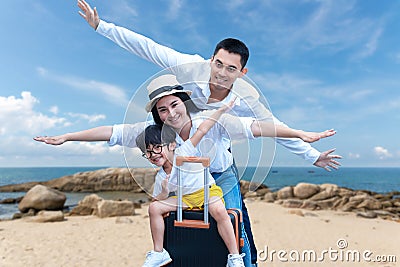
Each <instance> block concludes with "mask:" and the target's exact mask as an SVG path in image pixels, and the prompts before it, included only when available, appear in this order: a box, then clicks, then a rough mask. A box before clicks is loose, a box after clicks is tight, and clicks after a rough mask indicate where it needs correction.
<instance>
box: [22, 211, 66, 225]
mask: <svg viewBox="0 0 400 267" xmlns="http://www.w3.org/2000/svg"><path fill="white" fill-rule="evenodd" d="M62 221H64V213H63V212H62V211H47V210H42V211H39V213H38V214H37V215H36V216H34V217H30V218H29V222H38V223H45V222H62Z"/></svg>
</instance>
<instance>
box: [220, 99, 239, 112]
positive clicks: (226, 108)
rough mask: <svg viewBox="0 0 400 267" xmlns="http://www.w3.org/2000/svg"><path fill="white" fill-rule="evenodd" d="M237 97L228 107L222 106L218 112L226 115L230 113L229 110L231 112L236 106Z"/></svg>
mask: <svg viewBox="0 0 400 267" xmlns="http://www.w3.org/2000/svg"><path fill="white" fill-rule="evenodd" d="M236 98H237V97H235V98H234V99H232V100H231V101H230V102H229V103H228V104H227V105H222V106H221V107H220V108H219V109H218V111H221V113H225V112H228V111H229V110H231V109H232V108H233V106H234V105H235V101H236Z"/></svg>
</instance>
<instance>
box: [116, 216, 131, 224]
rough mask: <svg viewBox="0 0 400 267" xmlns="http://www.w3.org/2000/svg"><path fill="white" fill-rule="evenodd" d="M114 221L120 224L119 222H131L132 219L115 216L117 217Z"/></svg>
mask: <svg viewBox="0 0 400 267" xmlns="http://www.w3.org/2000/svg"><path fill="white" fill-rule="evenodd" d="M115 223H118V224H120V223H121V224H122V223H126V224H129V223H133V221H132V220H131V219H130V218H128V217H117V219H116V220H115Z"/></svg>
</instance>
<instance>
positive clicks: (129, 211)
mask: <svg viewBox="0 0 400 267" xmlns="http://www.w3.org/2000/svg"><path fill="white" fill-rule="evenodd" d="M134 214H135V208H134V205H133V202H132V201H128V200H124V201H114V200H103V201H100V202H98V203H97V216H99V217H100V218H105V217H114V216H132V215H134Z"/></svg>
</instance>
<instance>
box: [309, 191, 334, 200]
mask: <svg viewBox="0 0 400 267" xmlns="http://www.w3.org/2000/svg"><path fill="white" fill-rule="evenodd" d="M336 195H337V192H336V191H335V190H332V189H328V190H323V191H321V192H319V193H317V194H315V195H313V196H312V197H311V198H310V200H314V201H319V200H325V199H328V198H332V197H334V196H336Z"/></svg>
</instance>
